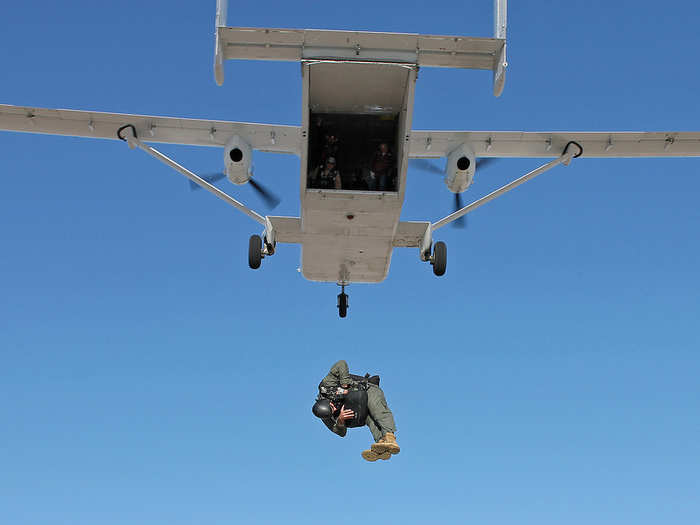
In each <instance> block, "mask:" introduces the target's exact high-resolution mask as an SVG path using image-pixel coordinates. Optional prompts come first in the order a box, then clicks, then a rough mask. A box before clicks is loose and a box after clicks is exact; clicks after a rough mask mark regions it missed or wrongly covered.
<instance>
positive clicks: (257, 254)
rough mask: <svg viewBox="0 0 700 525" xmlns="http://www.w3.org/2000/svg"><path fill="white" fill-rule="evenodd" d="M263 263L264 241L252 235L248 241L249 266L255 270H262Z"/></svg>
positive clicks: (258, 236)
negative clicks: (261, 263)
mask: <svg viewBox="0 0 700 525" xmlns="http://www.w3.org/2000/svg"><path fill="white" fill-rule="evenodd" d="M261 261H262V239H261V238H260V235H251V236H250V240H249V241H248V266H250V267H251V268H252V269H253V270H257V269H258V268H260V262H261Z"/></svg>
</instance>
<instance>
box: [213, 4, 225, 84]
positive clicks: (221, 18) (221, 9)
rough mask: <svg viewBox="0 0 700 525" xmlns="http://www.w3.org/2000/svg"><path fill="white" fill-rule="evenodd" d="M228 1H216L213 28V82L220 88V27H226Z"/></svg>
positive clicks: (222, 75) (222, 76)
mask: <svg viewBox="0 0 700 525" xmlns="http://www.w3.org/2000/svg"><path fill="white" fill-rule="evenodd" d="M227 11H228V0H216V21H215V27H214V38H215V46H216V47H215V49H214V80H216V83H217V84H218V85H219V86H220V85H222V84H223V83H224V52H223V50H222V49H221V36H220V31H219V28H220V27H226V13H227Z"/></svg>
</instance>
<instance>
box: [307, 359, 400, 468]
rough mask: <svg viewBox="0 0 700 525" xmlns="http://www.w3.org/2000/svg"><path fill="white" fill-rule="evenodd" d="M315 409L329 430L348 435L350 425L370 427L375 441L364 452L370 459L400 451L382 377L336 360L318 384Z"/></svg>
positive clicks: (364, 455) (364, 456)
mask: <svg viewBox="0 0 700 525" xmlns="http://www.w3.org/2000/svg"><path fill="white" fill-rule="evenodd" d="M318 391H319V394H318V397H317V398H316V403H315V404H314V406H313V409H312V412H313V413H314V415H315V416H316V417H318V418H320V419H321V420H322V421H323V423H324V424H325V425H326V426H327V427H328V429H329V430H331V431H332V432H334V433H335V434H338V435H339V436H340V437H345V434H346V433H347V429H348V428H354V427H361V426H365V425H366V426H368V427H369V430H370V432H371V433H372V437H373V438H374V443H373V444H372V446H371V447H370V448H369V449H368V450H364V451H363V452H362V457H363V458H364V459H366V460H367V461H377V460H378V459H383V460H387V459H389V458H391V455H392V454H398V453H399V452H401V448H400V447H399V445H398V444H397V443H396V436H395V433H396V423H395V422H394V415H393V414H392V413H391V410H389V407H388V406H387V404H386V398H385V397H384V392H383V391H382V389H381V388H379V376H372V377H370V376H369V374H365V376H364V377H363V376H357V375H354V374H351V373H350V372H349V370H348V364H347V363H346V362H345V361H342V360H341V361H338V362H337V363H335V364H334V365H333V366H332V367H331V369H330V371H329V372H328V375H327V376H326V377H324V378H323V380H322V381H321V383H320V384H319V385H318Z"/></svg>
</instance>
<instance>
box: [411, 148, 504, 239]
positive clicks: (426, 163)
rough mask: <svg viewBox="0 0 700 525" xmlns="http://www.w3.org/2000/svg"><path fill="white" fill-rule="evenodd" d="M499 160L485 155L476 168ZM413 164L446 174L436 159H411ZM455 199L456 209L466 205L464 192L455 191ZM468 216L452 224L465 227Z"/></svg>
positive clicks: (422, 169) (432, 171)
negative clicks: (463, 200) (463, 199)
mask: <svg viewBox="0 0 700 525" xmlns="http://www.w3.org/2000/svg"><path fill="white" fill-rule="evenodd" d="M496 160H498V159H497V158H494V157H484V158H480V159H476V169H477V170H479V169H481V168H483V167H484V166H486V165H488V164H492V163H493V161H496ZM411 166H412V167H414V168H416V169H418V170H420V171H425V172H428V173H435V174H437V175H443V176H444V175H445V170H444V169H443V168H441V167H440V166H439V165H438V164H436V163H435V162H434V161H431V160H428V159H411ZM454 195H455V201H454V210H453V211H457V210H459V209H461V208H462V207H464V204H463V203H462V194H461V193H455V194H454ZM466 218H467V216H466V215H463V216H461V217H460V218H459V219H457V220H455V221H454V222H453V223H452V225H453V226H454V227H455V228H464V227H465V226H466V224H467V221H466Z"/></svg>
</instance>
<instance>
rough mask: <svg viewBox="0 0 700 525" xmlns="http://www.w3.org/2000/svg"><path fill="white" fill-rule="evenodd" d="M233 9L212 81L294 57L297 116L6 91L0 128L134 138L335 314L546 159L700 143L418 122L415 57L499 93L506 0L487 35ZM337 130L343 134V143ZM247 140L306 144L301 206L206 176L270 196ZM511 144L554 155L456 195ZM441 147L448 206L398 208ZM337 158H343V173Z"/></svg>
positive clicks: (694, 136)
mask: <svg viewBox="0 0 700 525" xmlns="http://www.w3.org/2000/svg"><path fill="white" fill-rule="evenodd" d="M227 9H228V1H227V0H218V1H217V10H216V19H215V55H214V77H215V81H216V83H217V84H218V85H222V84H223V82H224V62H225V61H226V60H267V61H292V62H299V63H300V64H301V73H302V100H301V106H302V118H301V125H299V126H289V125H277V124H257V123H248V122H227V121H214V120H198V119H182V118H173V117H161V116H149V115H131V114H116V113H102V112H93V111H76V110H63V109H47V108H33V107H20V106H12V105H0V130H7V131H17V132H30V133H44V134H55V135H69V136H78V137H88V138H102V139H114V140H121V141H123V142H124V143H125V144H127V145H128V146H129V147H130V148H131V149H135V148H138V149H141V150H142V151H144V152H146V153H148V154H149V155H151V156H152V157H154V158H155V159H157V160H159V161H160V162H162V163H164V164H166V165H167V166H169V167H171V168H172V169H174V170H175V171H177V172H179V173H181V174H182V175H184V176H185V177H187V178H188V179H189V180H190V181H191V182H192V183H193V184H195V185H196V186H197V187H199V188H203V189H205V190H207V191H209V192H210V193H212V194H213V195H215V196H216V197H218V198H220V199H222V200H223V201H225V202H227V203H228V204H230V205H231V206H232V207H234V208H236V209H237V210H239V211H240V212H242V213H244V214H245V215H247V216H248V217H249V218H251V219H252V220H253V221H255V222H257V223H258V224H259V225H260V226H261V227H262V232H261V233H260V234H254V235H251V237H250V239H249V243H248V265H249V266H250V268H252V269H258V268H260V266H261V264H262V260H263V259H264V258H266V257H270V256H272V255H274V254H275V252H276V250H277V249H278V244H299V245H301V265H300V271H301V273H302V275H303V276H304V277H305V278H306V279H308V280H311V281H318V282H334V283H337V284H338V285H339V286H340V287H341V293H340V294H338V296H337V303H336V307H337V309H338V313H339V315H340V317H346V316H347V310H348V295H347V294H346V292H345V287H346V286H348V285H349V284H351V283H358V282H366V283H378V282H381V281H383V280H384V279H385V278H386V277H387V275H388V272H389V266H390V263H391V256H392V253H393V249H394V248H397V247H409V248H417V249H418V254H417V255H418V257H419V260H420V261H423V262H426V263H428V264H430V265H431V266H432V271H433V273H434V274H435V275H437V276H441V275H444V273H445V271H446V266H447V248H446V245H445V243H444V242H443V241H439V240H435V234H436V232H437V231H438V230H439V229H440V228H442V227H443V226H446V225H447V224H450V223H453V222H456V221H459V220H462V219H463V218H464V217H465V216H466V215H467V214H468V213H471V212H472V211H474V210H475V209H477V208H479V207H480V206H482V205H484V204H486V203H487V202H489V201H491V200H493V199H495V198H497V197H499V196H501V195H503V194H505V193H507V192H509V191H511V190H512V189H514V188H516V187H517V186H519V185H521V184H523V183H525V182H527V181H529V180H532V179H533V178H535V177H536V176H538V175H540V174H542V173H544V172H546V171H549V170H551V169H552V168H555V167H557V166H559V165H564V166H568V165H569V164H570V163H571V162H572V161H573V160H574V159H577V158H580V157H584V158H593V157H602V158H616V157H696V156H700V132H517V131H515V132H514V131H417V130H413V129H412V117H413V106H414V94H415V87H416V81H417V78H418V71H419V69H420V68H426V67H435V68H459V69H480V70H489V71H491V72H492V78H493V94H494V95H495V96H497V97H498V96H500V95H501V93H502V92H503V89H504V86H505V79H506V69H507V66H508V63H507V60H506V29H507V0H494V36H493V38H476V37H466V36H436V35H420V34H406V33H378V32H362V31H331V30H315V29H304V30H301V29H273V28H246V27H227V26H226V18H227ZM334 136H340V137H342V141H341V143H340V145H338V144H337V143H334V139H332V138H331V137H334ZM153 143H166V144H181V145H196V146H214V147H220V148H222V150H223V159H222V162H223V166H224V170H223V172H222V174H220V176H217V177H207V176H201V175H198V174H196V173H195V172H193V171H191V170H189V169H188V168H186V167H185V166H183V165H181V164H179V163H178V162H177V161H175V160H174V159H172V158H170V157H169V156H167V155H165V154H164V153H162V152H161V151H159V150H157V149H156V148H155V147H153V146H152V145H151V144H153ZM254 151H263V152H273V153H285V154H293V155H297V156H298V157H299V158H300V177H299V193H300V201H301V215H300V217H284V216H273V215H263V214H260V213H258V212H256V211H254V210H253V209H251V208H250V207H248V206H246V205H245V204H243V203H242V202H240V201H238V200H236V199H235V198H234V197H232V196H231V195H229V194H227V193H226V192H224V191H222V190H221V189H220V188H218V187H217V186H215V185H214V184H213V182H215V181H216V180H217V179H218V178H226V179H228V181H229V182H231V183H233V184H234V185H243V184H247V183H250V184H251V186H252V187H253V188H254V189H256V190H257V191H259V192H260V193H261V195H262V196H263V197H265V198H268V199H270V200H271V199H272V197H271V193H270V192H269V191H268V190H266V189H265V188H264V187H263V186H262V185H260V184H259V183H257V182H256V181H255V180H254V179H253V170H252V159H253V152H254ZM378 151H379V152H381V155H385V152H386V151H388V152H390V156H389V157H385V156H383V157H381V158H379V157H377V158H379V162H378V164H376V165H375V164H374V160H375V157H373V154H374V155H375V156H376V155H380V153H375V152H378ZM335 157H337V158H335ZM508 157H515V158H542V159H551V160H549V161H547V162H546V163H544V164H542V165H541V166H539V167H538V168H536V169H534V170H532V171H530V172H528V173H526V174H524V175H522V176H520V177H518V178H516V179H514V180H512V181H511V182H509V183H508V184H505V185H504V186H502V187H501V188H498V189H497V190H495V191H493V192H491V193H489V194H487V195H485V196H483V197H481V198H479V199H477V200H475V201H473V202H471V203H470V204H468V205H466V206H464V205H462V203H461V197H460V196H461V194H462V193H463V192H464V191H465V190H467V189H468V188H469V186H470V185H471V184H472V182H473V180H474V176H475V173H476V170H477V168H478V167H479V162H480V161H482V162H483V160H484V159H491V158H508ZM387 158H388V159H389V160H388V161H387ZM441 158H446V159H447V162H446V167H445V171H444V175H445V178H444V180H445V183H446V186H447V189H448V190H449V191H450V192H452V193H453V194H454V195H455V208H456V209H455V211H454V212H453V213H450V214H449V215H447V216H446V217H444V218H442V219H440V220H438V221H435V222H431V221H401V220H400V214H401V210H402V207H403V203H404V196H405V191H406V176H407V169H408V165H409V161H413V160H421V159H422V160H433V159H441ZM382 159H383V160H384V164H383V167H382V162H381V161H382ZM331 160H332V161H333V162H329V161H331ZM336 164H337V165H340V166H341V170H340V174H339V175H337V176H335V175H333V174H334V173H336V172H335V171H334V168H333V166H335V165H336ZM376 166H379V168H377V167H376Z"/></svg>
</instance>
